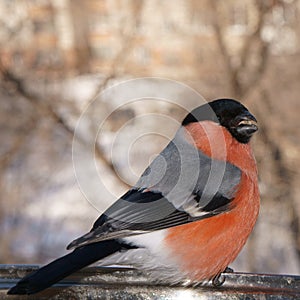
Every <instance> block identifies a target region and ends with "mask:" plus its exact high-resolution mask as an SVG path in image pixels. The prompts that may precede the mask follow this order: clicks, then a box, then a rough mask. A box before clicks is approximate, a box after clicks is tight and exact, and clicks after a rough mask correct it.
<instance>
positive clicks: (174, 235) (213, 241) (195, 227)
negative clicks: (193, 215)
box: [165, 174, 259, 281]
mask: <svg viewBox="0 0 300 300" xmlns="http://www.w3.org/2000/svg"><path fill="white" fill-rule="evenodd" d="M240 187H241V188H240V189H239V192H238V194H237V195H236V197H235V200H234V201H233V208H232V209H231V210H230V211H229V212H226V213H223V214H220V215H217V216H214V217H210V218H207V219H203V220H200V221H197V222H193V223H189V224H186V225H182V226H178V227H174V228H170V229H168V234H167V237H166V240H165V241H166V243H167V245H168V248H169V249H171V252H172V253H171V255H172V257H174V258H175V260H176V263H177V264H178V265H179V268H180V270H181V271H182V272H184V273H187V274H188V276H189V277H190V278H191V279H192V280H196V281H203V280H207V279H211V278H212V277H214V276H215V275H217V274H219V273H220V272H223V271H224V270H225V269H226V267H227V266H228V265H229V264H230V263H231V262H232V261H233V260H234V259H235V258H236V256H237V255H238V253H239V252H240V251H241V249H242V247H243V246H244V244H245V242H246V240H247V238H248V236H249V234H250V233H251V231H252V229H253V227H254V224H255V222H256V219H257V216H258V211H259V193H258V188H257V182H256V181H253V180H251V178H248V177H247V175H245V174H243V175H242V180H241V186H240Z"/></svg>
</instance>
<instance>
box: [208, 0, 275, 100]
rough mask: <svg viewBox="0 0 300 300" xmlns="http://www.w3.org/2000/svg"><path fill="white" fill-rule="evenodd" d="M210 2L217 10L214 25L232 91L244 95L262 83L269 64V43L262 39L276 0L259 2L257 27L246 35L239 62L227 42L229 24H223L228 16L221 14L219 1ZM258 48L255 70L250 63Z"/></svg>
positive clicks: (215, 10) (257, 0) (212, 7)
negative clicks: (273, 1)
mask: <svg viewBox="0 0 300 300" xmlns="http://www.w3.org/2000/svg"><path fill="white" fill-rule="evenodd" d="M209 3H210V5H211V9H212V10H213V11H214V12H215V13H214V14H213V21H212V25H213V28H214V32H215V36H216V40H217V43H218V46H219V49H220V52H221V54H222V56H223V59H224V62H225V66H226V70H227V73H228V74H229V78H230V79H229V82H230V84H229V88H230V93H231V94H232V95H235V96H236V97H237V98H244V97H245V96H246V94H247V93H248V92H249V91H250V90H251V89H252V88H254V87H255V86H256V85H257V84H258V83H259V81H260V80H261V78H262V76H263V74H264V71H265V70H266V67H267V61H268V56H269V44H268V43H267V42H265V41H264V40H263V39H262V30H263V27H264V23H265V19H266V17H267V16H268V13H269V12H270V11H271V9H272V8H273V5H272V2H271V1H270V2H269V1H260V0H256V1H255V6H256V11H257V22H256V27H255V28H254V30H252V32H251V33H249V34H248V35H245V40H244V43H243V46H242V49H241V51H240V54H239V58H240V62H239V63H238V64H234V63H233V60H232V57H231V55H230V53H229V50H228V47H227V45H226V40H225V35H226V34H225V32H224V29H225V28H226V27H225V26H224V24H222V23H221V22H222V20H223V19H224V18H222V16H220V15H219V14H218V11H219V9H218V5H217V3H218V1H216V0H213V1H210V2H209ZM255 45H256V48H257V49H254V46H255ZM255 50H256V53H255V55H256V57H257V59H258V61H259V63H258V64H257V65H256V66H254V67H253V68H252V69H251V66H250V65H249V62H250V61H251V56H252V55H253V53H252V52H253V51H255ZM245 73H246V74H247V77H248V79H247V80H246V81H245V80H243V77H244V76H243V74H245Z"/></svg>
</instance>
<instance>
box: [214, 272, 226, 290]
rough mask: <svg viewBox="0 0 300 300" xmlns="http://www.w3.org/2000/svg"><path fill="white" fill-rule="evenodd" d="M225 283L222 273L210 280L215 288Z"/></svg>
mask: <svg viewBox="0 0 300 300" xmlns="http://www.w3.org/2000/svg"><path fill="white" fill-rule="evenodd" d="M224 282H225V276H224V275H223V274H222V273H219V274H218V275H216V276H215V277H214V278H213V279H212V284H213V286H215V287H219V286H221V285H222V284H223V283H224Z"/></svg>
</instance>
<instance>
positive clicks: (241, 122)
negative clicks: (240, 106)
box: [233, 112, 258, 136]
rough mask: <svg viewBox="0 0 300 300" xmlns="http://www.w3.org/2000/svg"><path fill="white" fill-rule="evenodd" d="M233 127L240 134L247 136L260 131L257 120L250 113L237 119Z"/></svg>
mask: <svg viewBox="0 0 300 300" xmlns="http://www.w3.org/2000/svg"><path fill="white" fill-rule="evenodd" d="M233 127H235V130H236V131H237V132H238V134H241V135H245V136H251V135H252V134H253V133H254V132H256V131H257V130H258V126H257V120H256V119H255V117H254V116H253V115H251V114H250V113H249V112H248V113H246V114H243V115H240V116H238V117H236V118H235V119H234V122H233Z"/></svg>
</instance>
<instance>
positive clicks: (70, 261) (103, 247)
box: [7, 240, 129, 295]
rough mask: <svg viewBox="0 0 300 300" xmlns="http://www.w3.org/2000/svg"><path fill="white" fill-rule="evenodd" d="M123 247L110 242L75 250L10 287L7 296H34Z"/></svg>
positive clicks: (116, 242) (115, 242) (112, 241)
mask: <svg viewBox="0 0 300 300" xmlns="http://www.w3.org/2000/svg"><path fill="white" fill-rule="evenodd" d="M124 247H125V248H126V245H122V244H121V243H119V242H118V241H114V240H111V241H103V242H99V243H95V244H89V245H86V246H83V247H80V248H77V249H75V250H74V251H73V252H71V253H70V254H67V255H65V256H63V257H61V258H58V259H57V260H55V261H53V262H51V263H50V264H48V265H46V266H44V267H42V268H40V269H38V270H37V271H35V272H33V273H31V274H29V275H27V276H25V277H24V278H23V279H21V280H20V281H19V282H18V283H17V284H16V285H15V286H14V287H12V288H11V289H10V290H9V291H8V292H7V294H9V295H12V294H18V295H22V294H34V293H37V292H39V291H42V290H44V289H46V288H48V287H49V286H51V285H53V284H54V283H56V282H58V281H60V280H61V279H63V278H65V277H67V276H68V275H70V274H72V273H74V272H76V271H78V270H80V269H82V268H83V267H85V266H88V265H90V264H92V263H94V262H96V261H97V260H100V259H102V258H104V257H106V256H108V255H111V254H113V253H115V252H117V251H119V250H121V249H122V248H124ZM128 248H129V247H128Z"/></svg>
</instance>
